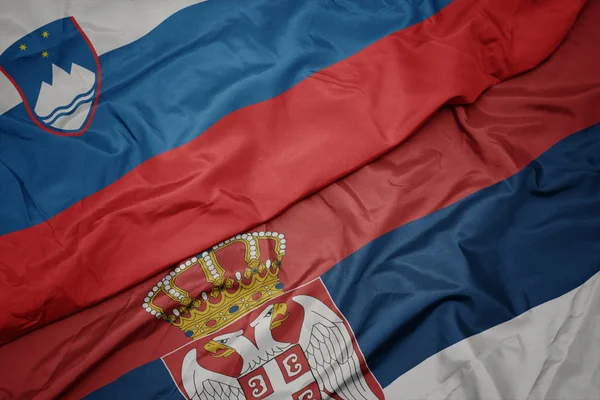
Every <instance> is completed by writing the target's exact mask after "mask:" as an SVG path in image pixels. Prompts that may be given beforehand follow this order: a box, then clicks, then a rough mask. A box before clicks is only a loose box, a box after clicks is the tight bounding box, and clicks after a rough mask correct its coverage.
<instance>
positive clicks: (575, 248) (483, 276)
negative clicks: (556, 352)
mask: <svg viewBox="0 0 600 400" xmlns="http://www.w3.org/2000/svg"><path fill="white" fill-rule="evenodd" d="M599 270H600V124H599V125H595V126H593V127H591V128H588V129H586V130H584V131H581V132H579V133H576V134H574V135H572V136H570V137H568V138H567V139H564V140H563V141H562V142H560V143H558V144H557V145H555V146H554V147H553V148H551V149H550V150H548V151H547V152H546V153H544V154H543V155H542V156H541V157H539V159H537V160H536V161H534V162H532V163H531V164H530V165H529V166H528V167H527V168H525V169H524V170H523V171H521V172H519V173H518V174H516V175H514V176H512V177H511V178H509V179H506V180H504V181H502V182H500V183H498V184H496V185H494V186H492V187H489V188H486V189H484V190H481V191H479V192H477V193H475V194H473V195H471V196H469V197H467V198H465V199H463V200H461V201H459V202H457V203H455V204H454V205H452V206H449V207H447V208H445V209H442V210H440V211H438V212H435V213H433V214H431V215H429V216H426V217H424V218H421V219H419V220H417V221H414V222H412V223H410V224H407V225H404V226H402V227H400V228H398V229H396V230H394V231H392V232H390V233H388V234H386V235H384V236H382V237H380V238H378V239H376V240H374V241H373V242H371V243H370V244H368V245H367V246H365V247H363V248H361V249H360V250H359V251H357V252H356V253H354V254H352V255H351V256H350V257H348V258H346V259H344V260H343V261H341V262H340V263H339V264H338V265H336V266H335V267H334V268H333V269H332V270H330V271H329V272H328V273H327V274H325V275H324V276H323V281H324V283H325V285H326V286H327V288H328V290H329V292H330V293H331V295H332V297H333V299H334V301H335V302H336V304H337V305H338V306H339V308H340V309H341V311H342V312H343V313H344V315H345V316H346V317H347V318H348V320H349V322H350V325H351V326H352V328H353V329H354V332H355V333H356V335H357V340H358V342H359V344H360V346H361V348H362V350H363V352H364V354H365V356H366V358H367V362H368V364H369V366H370V367H371V369H372V371H373V373H374V374H375V376H376V377H377V379H378V380H379V382H380V383H381V384H382V386H387V385H388V384H390V383H391V382H392V381H393V380H394V379H396V378H397V377H398V376H400V375H401V374H403V373H404V372H406V371H408V370H409V369H411V368H412V367H414V366H416V365H417V364H419V363H420V362H421V361H423V360H425V359H426V358H428V357H429V356H431V355H433V354H435V353H437V352H439V351H440V350H443V349H444V348H446V347H448V346H450V345H452V344H454V343H456V342H458V341H460V340H463V339H465V338H467V337H469V336H472V335H475V334H477V333H480V332H482V331H484V330H486V329H489V328H491V327H493V326H495V325H497V324H500V323H502V322H505V321H508V320H509V319H512V318H514V317H516V316H517V315H519V314H521V313H523V312H525V311H527V310H529V309H530V308H532V307H535V306H537V305H539V304H541V303H544V302H546V301H549V300H551V299H553V298H556V297H558V296H560V295H562V294H564V293H566V292H568V291H570V290H572V289H574V288H576V287H577V286H579V285H581V284H583V283H584V282H585V281H586V280H588V279H589V278H590V277H591V276H593V275H594V274H595V273H596V272H598V271H599Z"/></svg>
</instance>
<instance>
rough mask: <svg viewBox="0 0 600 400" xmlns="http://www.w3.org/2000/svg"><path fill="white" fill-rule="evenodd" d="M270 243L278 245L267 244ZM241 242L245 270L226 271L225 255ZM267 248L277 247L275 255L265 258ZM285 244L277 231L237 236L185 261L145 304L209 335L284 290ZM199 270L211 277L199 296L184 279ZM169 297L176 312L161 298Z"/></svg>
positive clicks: (191, 332) (194, 332) (187, 329)
mask: <svg viewBox="0 0 600 400" xmlns="http://www.w3.org/2000/svg"><path fill="white" fill-rule="evenodd" d="M268 241H271V244H272V247H271V246H267V244H268ZM261 243H262V246H261ZM240 245H243V246H244V247H243V251H244V257H243V259H244V264H243V267H242V269H241V270H240V269H238V270H237V271H233V273H231V272H229V271H226V269H225V268H224V267H223V266H222V264H221V263H220V262H219V254H220V253H221V252H222V251H223V250H225V249H227V248H228V247H230V246H240ZM261 247H262V248H263V250H265V249H272V253H273V255H274V257H265V255H264V254H263V256H262V257H261ZM285 248H286V240H285V237H284V235H283V234H281V233H277V232H253V233H245V234H242V235H237V236H235V237H232V238H231V239H228V240H225V241H224V242H221V243H219V244H218V245H216V246H213V248H212V249H210V250H207V251H205V252H203V253H201V254H199V255H197V256H196V257H192V258H190V259H189V260H187V261H185V262H182V263H181V264H180V265H179V266H177V267H176V268H175V269H174V270H173V271H171V272H170V273H169V274H168V275H166V276H165V277H164V278H163V279H162V280H161V281H160V282H158V283H157V284H156V285H155V286H154V287H153V288H152V290H151V291H150V292H149V293H148V297H146V298H145V299H144V304H142V307H143V308H144V309H145V310H146V311H147V312H148V313H149V314H151V315H153V316H155V317H156V318H159V319H162V320H165V321H167V322H169V323H170V324H172V325H175V326H177V327H179V328H180V329H181V330H182V331H183V332H184V333H185V335H186V336H188V337H190V338H192V339H196V338H198V337H201V336H205V335H209V334H211V333H213V332H215V331H217V330H219V329H220V328H222V327H223V326H225V325H228V324H230V323H232V322H233V321H235V320H237V319H239V318H240V317H242V316H244V315H245V314H247V313H249V312H250V311H252V310H253V309H254V308H256V307H257V306H259V305H260V304H262V303H264V302H265V301H267V300H270V299H272V298H274V297H277V296H278V295H280V294H282V293H283V284H282V283H281V282H280V280H279V271H280V266H281V259H282V258H283V256H284V255H285ZM270 252H271V251H268V253H270ZM263 253H264V252H263ZM240 261H241V260H240ZM197 268H199V269H200V270H201V271H202V276H203V278H204V279H205V281H202V282H200V284H198V283H196V284H194V286H195V287H196V288H197V292H199V293H198V294H197V295H196V296H195V297H193V296H194V294H195V293H190V292H188V291H186V290H184V289H183V288H182V286H181V285H180V284H178V283H179V280H181V279H183V278H182V276H183V275H184V274H185V273H189V272H190V271H193V270H194V269H197ZM198 287H200V289H198ZM202 289H204V290H202ZM164 295H166V296H167V297H168V298H169V299H170V300H171V301H174V302H175V307H174V308H173V309H172V312H171V313H168V312H166V311H165V310H164V309H163V307H160V306H159V305H157V304H156V300H157V298H158V297H159V296H164Z"/></svg>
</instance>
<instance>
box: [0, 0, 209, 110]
mask: <svg viewBox="0 0 600 400" xmlns="http://www.w3.org/2000/svg"><path fill="white" fill-rule="evenodd" d="M202 1H205V0H170V1H166V0H100V1H98V0H0V10H2V13H1V14H0V54H1V53H2V52H3V51H4V50H6V49H7V48H8V47H9V46H10V45H12V44H13V43H14V42H15V41H16V40H18V39H19V38H21V37H23V36H25V35H27V34H28V33H30V32H31V31H33V30H35V29H38V28H40V27H42V26H44V25H46V24H47V23H50V22H52V21H56V20H57V19H60V18H64V17H70V16H73V17H75V19H76V20H77V22H78V23H79V25H80V26H81V28H82V29H83V31H84V32H85V34H86V35H87V36H88V38H89V39H90V41H91V42H92V44H93V45H94V48H95V49H96V52H97V53H98V55H101V54H104V53H106V52H109V51H111V50H114V49H116V48H119V47H122V46H124V45H126V44H128V43H131V42H133V41H134V40H137V39H139V38H140V37H142V36H144V35H145V34H147V33H148V32H150V31H151V30H152V29H154V28H155V27H156V26H157V25H158V24H160V23H161V22H163V21H164V20H165V19H166V18H168V17H169V16H171V15H172V14H174V13H176V12H177V11H179V10H181V9H183V8H185V7H188V6H189V5H192V4H194V3H200V2H202ZM0 93H1V94H2V95H1V96H0V114H3V113H5V112H6V111H8V110H10V109H11V108H13V107H14V106H16V105H17V104H19V103H21V98H20V97H19V93H18V92H17V90H16V89H15V88H14V87H13V85H12V84H11V83H10V81H9V80H8V78H6V77H5V76H4V74H2V73H0Z"/></svg>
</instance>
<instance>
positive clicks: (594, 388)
mask: <svg viewBox="0 0 600 400" xmlns="http://www.w3.org/2000/svg"><path fill="white" fill-rule="evenodd" d="M384 392H385V394H386V398H388V399H456V400H467V399H477V400H492V399H502V400H518V399H546V400H550V399H557V400H558V399H560V400H584V399H585V400H588V399H589V400H592V399H594V400H596V399H600V273H598V274H596V275H594V276H593V277H592V278H591V279H590V280H588V281H587V282H586V283H585V284H583V285H582V286H580V287H578V288H576V289H574V290H573V291H571V292H569V293H567V294H565V295H563V296H561V297H558V298H556V299H554V300H551V301H549V302H547V303H544V304H542V305H540V306H538V307H535V308H533V309H531V310H529V311H528V312H526V313H524V314H522V315H520V316H518V317H517V318H515V319H513V320H510V321H507V322H505V323H503V324H501V325H498V326H496V327H493V328H491V329H489V330H487V331H484V332H482V333H480V334H478V335H475V336H473V337H470V338H468V339H465V340H463V341H461V342H459V343H456V344H454V345H453V346H450V347H448V348H447V349H445V350H443V351H441V352H439V353H437V354H435V355H433V356H431V357H430V358H428V359H427V360H425V361H424V362H422V363H421V364H419V365H417V366H416V367H415V368H413V369H412V370H410V371H408V372H407V373H405V374H404V375H402V376H401V377H400V378H398V379H397V380H396V381H394V382H392V384H390V385H389V386H388V387H386V388H385V389H384Z"/></svg>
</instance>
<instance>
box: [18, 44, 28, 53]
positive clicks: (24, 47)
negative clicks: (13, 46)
mask: <svg viewBox="0 0 600 400" xmlns="http://www.w3.org/2000/svg"><path fill="white" fill-rule="evenodd" d="M19 49H21V51H24V50H27V46H25V45H24V44H22V45H20V46H19Z"/></svg>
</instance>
